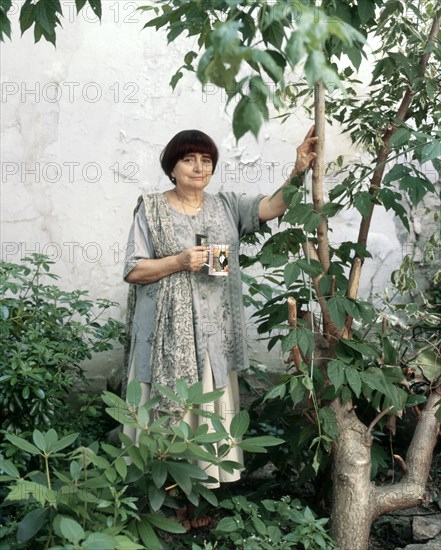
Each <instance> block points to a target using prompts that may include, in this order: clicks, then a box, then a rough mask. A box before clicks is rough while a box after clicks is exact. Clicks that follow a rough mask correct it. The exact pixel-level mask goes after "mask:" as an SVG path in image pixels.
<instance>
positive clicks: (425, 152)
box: [420, 139, 441, 164]
mask: <svg viewBox="0 0 441 550" xmlns="http://www.w3.org/2000/svg"><path fill="white" fill-rule="evenodd" d="M440 157H441V140H437V139H434V140H433V141H430V142H429V143H426V145H425V146H424V147H423V149H422V151H421V160H420V162H421V163H422V164H423V163H424V162H428V161H429V160H434V159H439V158H440Z"/></svg>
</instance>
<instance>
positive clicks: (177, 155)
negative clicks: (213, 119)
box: [160, 130, 219, 182]
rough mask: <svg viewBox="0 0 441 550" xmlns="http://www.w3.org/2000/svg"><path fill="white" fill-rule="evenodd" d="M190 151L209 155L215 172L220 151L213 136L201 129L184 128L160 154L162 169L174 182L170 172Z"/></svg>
mask: <svg viewBox="0 0 441 550" xmlns="http://www.w3.org/2000/svg"><path fill="white" fill-rule="evenodd" d="M190 153H200V154H202V155H209V157H210V158H211V162H212V163H213V172H214V170H215V168H216V164H217V161H218V159H219V152H218V150H217V147H216V144H215V143H214V141H213V140H212V139H211V137H210V136H207V134H204V132H201V131H200V130H182V132H179V133H177V134H176V135H175V136H174V137H173V138H172V139H171V140H170V141H169V142H168V143H167V145H166V146H165V147H164V149H163V151H162V153H161V156H160V160H161V166H162V169H163V170H164V172H165V173H166V174H167V176H168V177H169V178H170V181H172V182H173V180H172V178H171V175H170V174H171V173H172V171H173V169H174V167H175V166H176V163H177V162H178V160H181V159H183V158H184V157H185V156H186V155H188V154H190Z"/></svg>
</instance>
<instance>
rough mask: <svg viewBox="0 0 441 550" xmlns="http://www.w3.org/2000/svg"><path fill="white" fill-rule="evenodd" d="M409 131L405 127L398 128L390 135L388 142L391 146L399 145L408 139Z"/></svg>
mask: <svg viewBox="0 0 441 550" xmlns="http://www.w3.org/2000/svg"><path fill="white" fill-rule="evenodd" d="M409 137H410V131H409V130H408V129H407V128H404V127H403V128H398V130H397V131H396V132H395V133H394V134H393V136H392V137H391V139H390V141H389V144H390V145H391V146H393V147H400V146H401V145H404V144H405V143H407V142H408V141H409Z"/></svg>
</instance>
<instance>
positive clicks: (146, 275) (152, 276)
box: [125, 254, 183, 285]
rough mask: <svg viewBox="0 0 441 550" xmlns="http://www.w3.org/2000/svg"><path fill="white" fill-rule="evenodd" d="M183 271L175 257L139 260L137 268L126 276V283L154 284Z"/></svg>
mask: <svg viewBox="0 0 441 550" xmlns="http://www.w3.org/2000/svg"><path fill="white" fill-rule="evenodd" d="M182 269H183V266H182V263H181V262H180V259H179V254H178V255H177V256H167V257H165V258H158V259H148V260H147V259H146V260H141V261H140V262H139V264H138V265H137V266H135V267H134V268H133V269H132V270H131V271H130V272H129V273H128V274H127V275H126V278H125V279H126V281H127V282H128V283H132V284H137V285H146V284H148V283H154V282H155V281H159V279H162V278H163V277H167V275H171V274H172V273H176V272H177V271H181V270H182Z"/></svg>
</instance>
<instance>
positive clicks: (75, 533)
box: [55, 516, 85, 544]
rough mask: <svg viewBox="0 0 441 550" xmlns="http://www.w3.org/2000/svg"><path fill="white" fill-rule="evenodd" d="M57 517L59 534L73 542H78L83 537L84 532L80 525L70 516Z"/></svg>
mask: <svg viewBox="0 0 441 550" xmlns="http://www.w3.org/2000/svg"><path fill="white" fill-rule="evenodd" d="M57 518H59V520H58V522H57V524H58V529H59V531H60V533H61V535H62V536H63V537H64V538H65V539H67V540H68V541H69V542H72V543H73V544H79V542H80V541H81V540H82V539H84V537H85V532H84V529H83V528H82V527H81V525H80V524H79V523H78V522H77V521H75V520H74V519H72V518H69V517H67V516H57V517H56V518H55V519H57Z"/></svg>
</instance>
